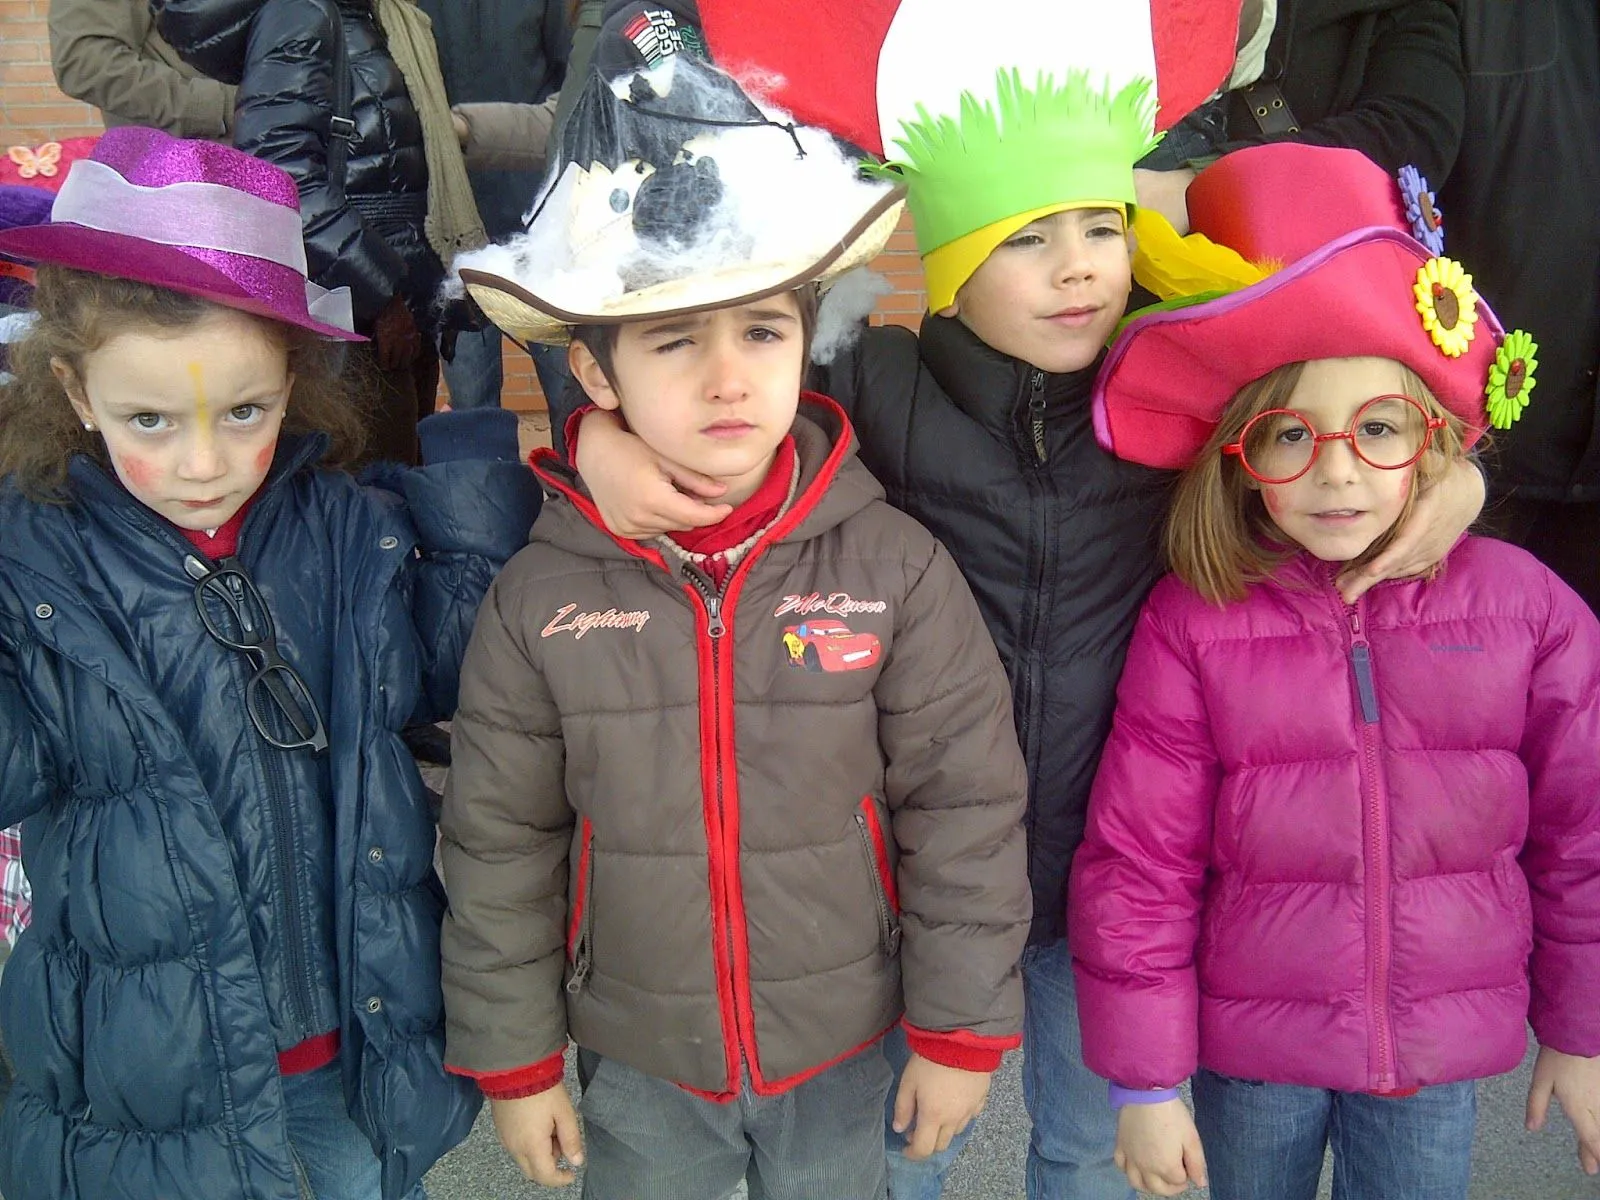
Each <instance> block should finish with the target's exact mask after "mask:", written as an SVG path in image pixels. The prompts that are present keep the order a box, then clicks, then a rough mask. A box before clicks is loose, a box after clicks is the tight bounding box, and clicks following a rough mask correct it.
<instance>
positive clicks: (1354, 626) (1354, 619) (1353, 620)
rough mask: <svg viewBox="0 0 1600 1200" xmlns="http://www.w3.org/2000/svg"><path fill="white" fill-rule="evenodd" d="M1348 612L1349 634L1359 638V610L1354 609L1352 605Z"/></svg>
mask: <svg viewBox="0 0 1600 1200" xmlns="http://www.w3.org/2000/svg"><path fill="white" fill-rule="evenodd" d="M1348 612H1349V614H1350V632H1351V633H1353V634H1355V635H1356V637H1360V636H1361V610H1360V609H1358V608H1356V607H1355V606H1354V605H1352V606H1351V607H1350V608H1349V610H1348Z"/></svg>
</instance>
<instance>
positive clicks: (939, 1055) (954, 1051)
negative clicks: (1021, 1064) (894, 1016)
mask: <svg viewBox="0 0 1600 1200" xmlns="http://www.w3.org/2000/svg"><path fill="white" fill-rule="evenodd" d="M900 1024H901V1025H902V1026H903V1027H904V1028H905V1031H906V1043H907V1044H908V1045H909V1046H910V1047H911V1050H912V1053H914V1054H920V1055H921V1056H922V1057H923V1058H925V1059H927V1060H928V1061H929V1062H935V1063H938V1064H939V1065H940V1066H941V1067H955V1068H956V1069H957V1070H961V1071H978V1072H982V1073H983V1074H990V1073H992V1072H994V1071H998V1070H999V1069H1000V1057H1001V1055H1003V1054H1004V1053H1005V1052H1006V1051H1007V1050H1015V1049H1016V1048H1017V1047H1018V1046H1020V1045H1022V1035H1021V1034H1013V1035H1012V1036H1011V1037H984V1036H982V1035H981V1034H976V1033H971V1032H969V1031H968V1030H965V1029H957V1030H953V1031H951V1032H948V1033H938V1032H935V1031H934V1030H931V1029H918V1028H917V1027H916V1026H915V1025H912V1024H910V1023H909V1022H906V1021H902V1022H901V1023H900Z"/></svg>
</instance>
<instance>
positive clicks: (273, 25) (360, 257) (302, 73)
mask: <svg viewBox="0 0 1600 1200" xmlns="http://www.w3.org/2000/svg"><path fill="white" fill-rule="evenodd" d="M339 36H341V31H340V30H339V29H338V28H337V27H336V26H335V24H334V13H333V6H332V5H324V4H322V3H318V2H317V0H269V2H268V3H267V4H265V5H263V6H262V9H261V12H260V14H259V15H258V16H257V17H256V21H255V24H254V26H253V27H252V28H251V30H250V40H249V48H248V50H247V52H246V62H247V64H248V65H247V67H246V73H245V77H244V79H243V80H242V81H241V82H240V85H239V101H238V108H237V110H236V111H235V114H234V135H233V141H234V145H236V146H238V147H239V149H241V150H245V151H248V152H249V153H251V154H254V155H255V156H256V157H257V158H264V159H266V160H267V161H268V162H270V163H275V164H277V165H278V166H280V167H282V168H283V169H284V170H285V171H287V172H289V174H290V175H292V176H294V181H295V185H296V186H297V187H298V188H299V190H300V221H301V225H302V228H303V229H304V231H305V239H306V258H307V260H308V261H309V263H310V267H311V277H312V278H313V279H314V280H315V281H316V282H317V283H319V284H321V285H322V286H323V287H326V288H336V287H348V288H349V289H350V292H351V302H352V304H353V305H354V308H355V318H356V326H357V328H361V329H370V328H371V325H372V322H373V320H374V319H375V318H376V317H377V315H378V313H379V312H381V311H382V310H383V308H384V306H385V305H386V304H387V303H388V302H389V300H390V299H391V298H392V297H393V296H396V295H398V294H400V292H401V291H402V287H403V284H404V283H405V279H406V265H405V261H404V260H403V259H402V258H401V257H400V255H399V254H397V253H396V252H395V251H394V249H393V248H392V247H391V246H390V245H389V244H388V242H387V241H385V240H384V238H383V236H382V235H381V234H379V233H378V232H376V231H375V230H373V229H372V228H371V227H369V226H368V225H367V223H366V222H365V221H364V220H363V219H362V217H361V214H360V213H359V212H357V211H356V210H355V209H354V208H352V207H351V205H350V204H349V202H348V201H347V200H346V199H345V198H344V194H343V193H344V189H343V187H342V181H335V180H333V179H331V178H330V176H329V174H328V143H329V141H330V139H331V137H332V133H331V122H332V120H333V116H334V77H333V70H334V60H335V56H336V48H335V42H334V39H335V38H337V37H339Z"/></svg>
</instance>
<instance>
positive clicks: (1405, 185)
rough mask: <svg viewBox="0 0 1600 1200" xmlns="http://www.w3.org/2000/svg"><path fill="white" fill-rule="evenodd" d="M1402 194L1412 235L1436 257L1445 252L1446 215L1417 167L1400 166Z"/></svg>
mask: <svg viewBox="0 0 1600 1200" xmlns="http://www.w3.org/2000/svg"><path fill="white" fill-rule="evenodd" d="M1400 195H1401V198H1402V199H1403V200H1404V201H1405V206H1406V220H1407V221H1409V222H1410V223H1411V236H1412V237H1414V238H1416V239H1417V241H1419V242H1421V243H1422V244H1423V245H1424V246H1426V247H1427V248H1428V250H1429V252H1430V253H1431V254H1433V255H1434V256H1435V257H1438V256H1439V255H1441V254H1443V253H1444V215H1443V214H1442V213H1441V212H1440V211H1439V210H1438V208H1437V207H1435V205H1434V202H1433V193H1432V192H1431V191H1429V190H1428V181H1427V179H1425V178H1424V177H1423V175H1422V172H1420V171H1418V170H1417V169H1416V168H1415V167H1410V166H1407V167H1401V168H1400Z"/></svg>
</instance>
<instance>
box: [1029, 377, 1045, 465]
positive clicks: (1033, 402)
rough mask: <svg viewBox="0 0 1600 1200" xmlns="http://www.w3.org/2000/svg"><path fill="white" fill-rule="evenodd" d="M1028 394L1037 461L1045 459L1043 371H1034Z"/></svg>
mask: <svg viewBox="0 0 1600 1200" xmlns="http://www.w3.org/2000/svg"><path fill="white" fill-rule="evenodd" d="M1028 386H1029V388H1030V394H1029V396H1028V415H1029V417H1030V418H1032V422H1033V452H1034V454H1035V455H1037V456H1038V458H1039V461H1040V462H1043V461H1044V460H1045V452H1044V372H1043V371H1038V370H1036V371H1034V373H1033V378H1032V380H1031V381H1030V382H1029V385H1028Z"/></svg>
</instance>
